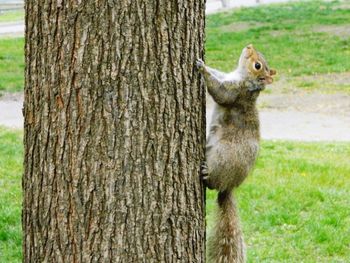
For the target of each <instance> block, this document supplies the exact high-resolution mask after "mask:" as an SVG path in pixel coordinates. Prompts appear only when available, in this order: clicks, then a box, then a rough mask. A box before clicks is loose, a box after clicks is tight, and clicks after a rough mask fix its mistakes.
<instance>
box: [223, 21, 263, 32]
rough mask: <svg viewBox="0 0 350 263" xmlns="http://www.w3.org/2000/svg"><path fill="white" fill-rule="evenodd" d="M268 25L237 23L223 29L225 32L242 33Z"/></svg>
mask: <svg viewBox="0 0 350 263" xmlns="http://www.w3.org/2000/svg"><path fill="white" fill-rule="evenodd" d="M264 25H266V23H252V22H250V23H248V22H235V23H232V24H229V25H225V26H222V27H221V30H222V31H223V32H241V31H246V30H249V29H252V28H257V27H261V26H264Z"/></svg>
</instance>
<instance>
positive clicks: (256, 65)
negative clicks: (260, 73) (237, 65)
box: [254, 62, 261, 70]
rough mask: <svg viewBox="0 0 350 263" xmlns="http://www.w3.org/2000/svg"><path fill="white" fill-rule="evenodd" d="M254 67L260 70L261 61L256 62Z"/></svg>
mask: <svg viewBox="0 0 350 263" xmlns="http://www.w3.org/2000/svg"><path fill="white" fill-rule="evenodd" d="M254 67H255V69H256V70H260V69H261V64H260V63H259V62H255V64H254Z"/></svg>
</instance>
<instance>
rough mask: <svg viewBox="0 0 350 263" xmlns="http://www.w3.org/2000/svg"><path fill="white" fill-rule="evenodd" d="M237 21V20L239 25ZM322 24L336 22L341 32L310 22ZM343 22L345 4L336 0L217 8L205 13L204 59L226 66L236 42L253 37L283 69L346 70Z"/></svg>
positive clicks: (348, 49) (349, 63)
mask: <svg viewBox="0 0 350 263" xmlns="http://www.w3.org/2000/svg"><path fill="white" fill-rule="evenodd" d="M237 24H238V25H242V24H243V30H240V29H239V28H237ZM322 26H327V27H329V26H336V27H338V28H340V27H341V28H342V29H343V31H344V34H341V35H343V36H335V35H333V34H332V33H325V32H317V31H319V30H316V29H315V28H316V27H317V28H320V27H322ZM349 27H350V6H348V7H347V9H346V8H341V3H339V2H336V1H334V2H320V1H308V2H296V3H289V4H276V5H269V6H261V7H257V8H242V9H238V10H236V11H233V12H232V11H231V12H225V13H219V14H215V15H211V16H209V17H208V18H207V44H206V51H207V52H206V55H207V61H208V62H209V63H211V64H212V65H214V66H217V67H219V68H222V69H225V70H230V69H231V68H232V67H233V65H234V64H235V62H236V61H237V59H238V57H239V54H240V52H241V50H242V48H243V47H244V46H246V45H247V44H249V43H253V44H255V46H256V47H257V48H258V49H259V50H261V51H262V52H263V53H264V54H265V56H266V57H267V58H268V60H269V62H270V64H271V65H272V66H273V67H275V68H277V69H278V71H279V73H280V74H283V75H293V76H300V75H304V74H306V75H310V74H314V73H328V72H346V71H350V60H349V59H348V58H349V56H350V34H349V30H348V28H349ZM241 28H242V27H241ZM330 31H332V30H330ZM346 32H347V33H346Z"/></svg>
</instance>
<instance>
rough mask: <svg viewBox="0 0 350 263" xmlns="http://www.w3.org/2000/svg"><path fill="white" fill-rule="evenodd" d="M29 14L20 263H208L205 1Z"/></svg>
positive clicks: (58, 5) (96, 4)
mask: <svg viewBox="0 0 350 263" xmlns="http://www.w3.org/2000/svg"><path fill="white" fill-rule="evenodd" d="M25 5H26V6H25V9H26V34H25V37H26V44H25V57H26V58H25V60H26V69H25V103H24V116H25V129H24V132H25V133H24V145H25V162H24V166H25V171H24V176H23V191H24V201H23V218H22V224H23V231H24V238H23V262H35V263H37V262H65V263H71V262H204V255H205V245H204V244H205V222H204V216H205V214H204V189H203V186H202V185H201V182H200V177H199V172H200V171H199V170H200V163H201V161H202V160H203V159H204V144H205V106H204V105H205V91H204V87H203V83H202V82H201V80H200V75H199V73H198V72H197V71H196V70H195V68H194V62H195V60H196V58H198V57H203V40H204V11H205V10H204V9H205V3H204V0H156V1H151V0H148V1H147V0H119V1H113V0H111V1H103V0H101V1H100V0H98V1H92V0H87V1H64V0H58V1H51V0H41V1H39V0H31V1H25Z"/></svg>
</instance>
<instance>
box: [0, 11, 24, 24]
mask: <svg viewBox="0 0 350 263" xmlns="http://www.w3.org/2000/svg"><path fill="white" fill-rule="evenodd" d="M21 20H24V10H16V11H8V12H4V13H0V23H2V22H16V21H21Z"/></svg>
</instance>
